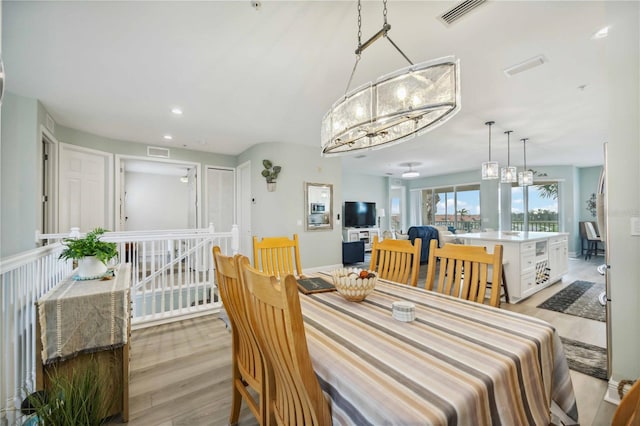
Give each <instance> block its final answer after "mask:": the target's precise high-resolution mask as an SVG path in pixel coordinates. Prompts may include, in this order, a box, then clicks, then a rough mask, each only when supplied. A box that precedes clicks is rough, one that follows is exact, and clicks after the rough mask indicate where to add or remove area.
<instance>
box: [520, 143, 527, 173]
mask: <svg viewBox="0 0 640 426" xmlns="http://www.w3.org/2000/svg"><path fill="white" fill-rule="evenodd" d="M520 140H521V141H522V144H523V147H524V171H525V172H526V171H527V141H528V140H529V139H528V138H524V139H520Z"/></svg>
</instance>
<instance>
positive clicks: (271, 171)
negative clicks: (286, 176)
mask: <svg viewBox="0 0 640 426" xmlns="http://www.w3.org/2000/svg"><path fill="white" fill-rule="evenodd" d="M262 165H263V166H264V170H263V171H262V176H264V178H265V179H266V180H267V191H269V192H273V191H275V190H276V179H277V178H278V174H279V173H280V171H281V170H282V167H280V166H274V165H273V163H272V162H271V161H270V160H262Z"/></svg>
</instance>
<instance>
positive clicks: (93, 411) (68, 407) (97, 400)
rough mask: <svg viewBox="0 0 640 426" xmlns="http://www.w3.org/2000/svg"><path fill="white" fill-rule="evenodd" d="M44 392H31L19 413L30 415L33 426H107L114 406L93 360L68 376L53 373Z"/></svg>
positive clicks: (108, 381) (106, 383)
mask: <svg viewBox="0 0 640 426" xmlns="http://www.w3.org/2000/svg"><path fill="white" fill-rule="evenodd" d="M47 377H48V386H47V389H46V390H40V391H37V392H34V393H31V394H29V395H28V396H27V399H26V400H25V401H24V402H23V404H22V412H23V413H24V414H27V415H31V417H30V419H31V421H30V423H28V424H30V425H33V426H36V425H38V426H40V425H43V426H47V425H56V426H76V425H86V426H100V425H103V424H105V423H107V420H108V416H109V414H110V413H111V411H112V409H113V407H114V406H115V402H116V401H115V400H114V399H113V397H112V395H113V392H111V389H109V383H110V380H109V379H108V377H107V376H106V375H105V373H104V372H102V371H101V369H100V366H99V365H98V363H97V361H96V360H95V359H93V358H92V359H91V360H90V363H89V364H88V365H87V366H85V367H83V368H78V369H75V368H74V369H73V370H72V371H71V372H70V373H62V372H59V371H57V370H53V371H52V372H51V373H49V374H48V376H47Z"/></svg>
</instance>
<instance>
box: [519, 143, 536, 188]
mask: <svg viewBox="0 0 640 426" xmlns="http://www.w3.org/2000/svg"><path fill="white" fill-rule="evenodd" d="M520 140H521V141H522V146H523V147H524V168H523V169H522V171H521V172H520V173H518V185H520V186H529V185H533V172H532V171H531V170H527V141H528V140H529V139H527V138H525V139H520Z"/></svg>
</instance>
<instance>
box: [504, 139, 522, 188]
mask: <svg viewBox="0 0 640 426" xmlns="http://www.w3.org/2000/svg"><path fill="white" fill-rule="evenodd" d="M504 133H505V134H506V135H507V167H503V168H502V169H500V183H514V182H517V181H518V169H516V168H515V167H513V166H511V165H510V163H511V133H513V130H507V131H506V132H504Z"/></svg>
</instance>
